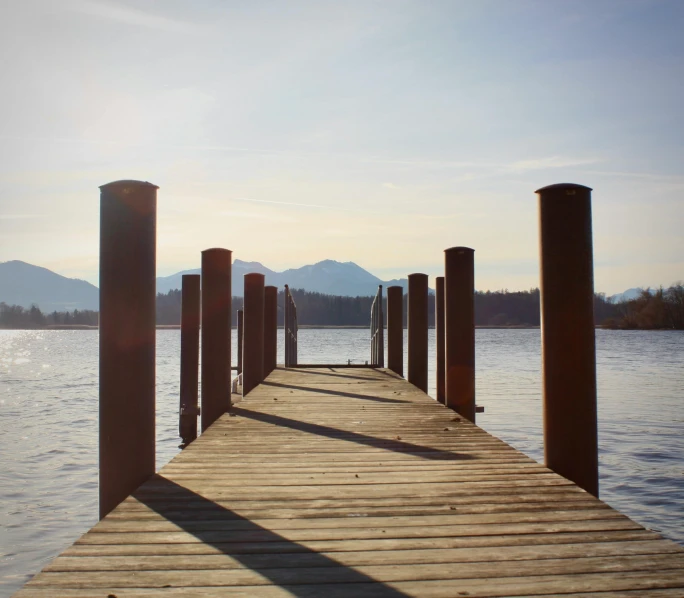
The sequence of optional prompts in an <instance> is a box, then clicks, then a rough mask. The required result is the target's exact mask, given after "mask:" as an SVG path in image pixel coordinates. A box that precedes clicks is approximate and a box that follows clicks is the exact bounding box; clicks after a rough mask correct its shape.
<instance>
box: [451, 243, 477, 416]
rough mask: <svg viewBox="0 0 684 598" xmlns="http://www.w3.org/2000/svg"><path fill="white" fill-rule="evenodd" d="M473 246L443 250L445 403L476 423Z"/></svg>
mask: <svg viewBox="0 0 684 598" xmlns="http://www.w3.org/2000/svg"><path fill="white" fill-rule="evenodd" d="M474 294H475V250H474V249H471V248H470V247H451V248H450V249H446V250H445V251H444V325H445V327H444V333H445V334H444V338H445V346H446V348H445V370H446V394H445V398H446V406H447V407H449V408H450V409H453V410H455V411H456V412H458V413H459V414H461V415H462V416H463V417H465V418H466V419H469V420H470V421H471V422H473V423H475V309H474Z"/></svg>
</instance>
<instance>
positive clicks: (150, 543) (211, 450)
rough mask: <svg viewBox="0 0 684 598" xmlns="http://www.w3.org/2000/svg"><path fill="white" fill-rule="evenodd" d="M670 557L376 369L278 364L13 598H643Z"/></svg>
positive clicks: (670, 584) (675, 587) (669, 579)
mask: <svg viewBox="0 0 684 598" xmlns="http://www.w3.org/2000/svg"><path fill="white" fill-rule="evenodd" d="M683 571H684V549H682V548H681V547H680V546H678V545H676V544H674V543H672V542H669V541H666V540H663V539H662V538H661V537H660V536H658V535H657V534H655V533H653V532H649V531H647V530H645V529H643V528H642V527H641V526H639V525H637V524H635V523H634V522H632V521H630V520H629V519H627V518H626V517H624V516H622V515H621V514H619V513H618V512H616V511H614V510H613V509H611V508H609V507H608V506H607V505H605V504H604V503H602V502H601V501H599V500H597V499H595V498H594V497H592V496H590V495H588V494H587V493H586V492H584V491H583V490H580V489H579V488H577V487H576V486H575V485H574V484H572V483H571V482H569V481H568V480H566V479H564V478H561V477H560V476H558V475H556V474H554V473H552V472H551V471H549V470H548V469H546V468H545V467H543V466H542V465H539V464H538V463H535V462H534V461H533V460H531V459H529V457H527V456H525V455H523V454H522V453H520V452H518V451H516V450H514V449H512V448H511V447H509V446H508V445H506V444H505V443H503V442H502V441H500V440H499V439H497V438H495V437H493V436H491V435H489V434H487V433H486V432H484V431H483V430H481V429H480V428H477V427H476V426H474V425H472V424H471V423H469V422H467V421H465V420H463V419H462V418H460V417H459V416H457V415H455V414H454V413H453V412H451V411H450V410H448V409H446V408H445V407H444V406H442V405H440V404H438V403H436V402H435V401H433V400H432V399H430V398H429V397H427V396H426V395H425V394H423V393H422V392H420V391H419V390H418V389H416V388H415V387H413V386H412V385H410V384H408V383H407V382H405V381H403V380H402V379H401V378H399V377H397V376H396V375H394V374H392V373H389V372H388V371H387V370H380V369H371V368H361V369H358V368H356V369H355V368H310V369H304V368H303V369H297V370H291V369H288V370H286V369H284V368H282V367H279V368H277V369H276V370H275V371H274V372H273V373H272V374H271V375H270V376H269V377H268V379H267V381H266V384H262V385H260V386H259V387H258V388H256V389H254V390H253V391H252V392H251V393H250V394H249V396H248V397H247V398H246V399H245V400H244V401H241V402H240V404H239V406H237V407H235V408H234V409H233V410H232V413H229V414H226V415H224V416H223V417H221V418H220V419H219V420H217V422H216V423H215V424H214V425H213V426H212V427H211V428H210V429H209V430H208V431H206V432H205V434H203V436H201V437H200V438H199V439H197V440H196V441H195V442H193V443H192V444H191V445H190V446H189V447H188V448H187V449H185V450H184V451H183V452H182V453H181V454H179V455H178V456H177V457H176V458H175V459H173V460H172V461H171V463H170V464H169V465H167V466H166V467H165V468H163V469H162V470H161V471H160V472H159V474H158V475H157V476H154V477H153V478H152V479H150V480H149V481H148V482H147V483H146V484H144V485H143V486H141V487H140V488H139V489H138V490H137V491H136V492H135V494H134V496H132V497H129V498H128V499H126V500H125V501H124V502H123V503H122V504H121V505H119V506H118V507H117V508H116V509H115V510H114V511H113V512H112V513H111V514H110V515H109V516H108V517H107V518H105V519H104V520H103V521H102V522H100V523H99V524H97V525H96V526H95V527H94V528H93V529H92V530H91V531H90V532H89V533H87V534H85V535H84V536H83V537H82V538H80V539H79V540H78V541H77V542H76V543H75V544H74V545H73V546H71V547H70V548H68V549H67V550H66V551H65V552H64V553H63V555H62V556H60V557H58V558H57V559H55V560H54V561H53V562H52V563H50V564H48V565H47V566H46V567H45V569H44V571H43V572H42V573H40V574H39V575H37V576H36V577H35V578H34V579H33V580H32V581H31V582H30V583H29V584H27V585H26V586H25V587H24V589H23V590H21V591H20V592H19V593H18V594H17V596H18V597H19V598H26V597H29V596H36V597H39V596H40V597H44V596H55V597H59V596H74V597H78V596H83V597H86V596H98V597H100V598H102V597H103V596H107V595H113V596H116V597H117V598H123V597H124V596H126V597H133V596H158V595H159V594H160V592H163V593H164V595H165V596H172V595H178V596H202V597H204V598H210V597H214V596H250V597H252V596H256V595H258V596H264V597H266V598H268V597H270V596H273V597H275V596H298V597H302V598H305V597H308V596H311V597H313V596H316V597H319V596H326V598H335V597H336V596H350V595H353V596H355V597H357V596H359V597H364V596H386V597H392V598H397V597H400V596H402V597H405V596H425V597H427V598H430V597H435V598H439V597H446V596H448V597H449V598H452V597H453V596H459V595H470V596H510V595H515V596H525V595H528V596H538V595H552V594H558V595H564V596H569V595H570V596H571V595H577V596H590V595H596V596H597V598H598V597H599V596H601V597H603V598H607V597H609V596H611V595H612V596H613V597H614V598H620V597H623V598H628V597H634V596H650V595H652V596H654V598H656V597H659V596H663V597H667V596H682V595H684V572H683Z"/></svg>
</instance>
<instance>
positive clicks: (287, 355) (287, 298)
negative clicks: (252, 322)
mask: <svg viewBox="0 0 684 598" xmlns="http://www.w3.org/2000/svg"><path fill="white" fill-rule="evenodd" d="M283 298H284V310H285V325H284V326H283V332H284V333H285V367H290V365H291V363H290V361H291V359H292V356H291V353H292V347H291V346H290V335H289V333H288V326H289V325H290V288H289V287H288V285H285V292H284V294H283Z"/></svg>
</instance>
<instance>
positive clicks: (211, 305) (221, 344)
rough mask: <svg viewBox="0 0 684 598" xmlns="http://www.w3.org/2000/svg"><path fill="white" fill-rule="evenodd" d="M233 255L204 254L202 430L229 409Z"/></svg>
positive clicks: (211, 251) (222, 251)
mask: <svg viewBox="0 0 684 598" xmlns="http://www.w3.org/2000/svg"><path fill="white" fill-rule="evenodd" d="M232 255H233V254H232V251H230V250H228V249H221V248H213V249H206V250H204V251H203V252H202V417H201V419H202V430H206V429H207V428H208V427H209V426H210V425H211V424H213V423H214V421H216V419H217V418H218V417H220V416H221V415H222V414H223V413H225V412H226V411H227V410H228V408H229V407H230V359H231V355H230V350H231V346H230V342H231V341H230V336H231V300H232V297H231V291H232V289H231V270H232Z"/></svg>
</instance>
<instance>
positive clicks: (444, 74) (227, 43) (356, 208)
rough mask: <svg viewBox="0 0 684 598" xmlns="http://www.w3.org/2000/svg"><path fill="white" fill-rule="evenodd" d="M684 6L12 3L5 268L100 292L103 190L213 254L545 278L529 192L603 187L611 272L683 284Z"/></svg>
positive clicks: (0, 113) (191, 259)
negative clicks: (120, 189)
mask: <svg viewBox="0 0 684 598" xmlns="http://www.w3.org/2000/svg"><path fill="white" fill-rule="evenodd" d="M682 31H684V1H682V0H590V1H585V0H573V1H565V2H562V1H560V0H552V1H550V0H477V1H473V0H466V1H461V0H416V1H413V0H363V1H356V0H345V2H339V1H328V0H312V1H309V2H299V1H297V0H291V1H290V0H288V1H284V0H283V1H262V0H245V1H238V0H234V1H230V0H136V1H133V0H127V1H124V0H60V1H59V2H55V1H54V0H21V1H18V0H0V57H1V58H0V81H2V90H3V92H2V94H0V261H7V260H13V259H19V260H23V261H26V262H29V263H32V264H36V265H40V266H44V267H47V268H49V269H51V270H54V271H56V272H58V273H60V274H64V275H66V276H71V277H77V278H83V279H86V280H89V281H90V282H93V283H94V284H97V281H98V242H99V230H98V227H99V190H98V187H99V186H100V185H102V184H105V183H108V182H110V181H114V180H118V179H139V180H145V181H150V182H152V183H154V184H156V185H158V186H159V187H160V189H159V191H158V239H157V247H158V251H157V267H158V274H159V275H160V276H164V275H169V274H172V273H175V272H177V271H179V270H184V269H189V268H194V267H198V266H199V263H200V252H201V251H202V250H203V249H206V248H208V247H225V248H228V249H232V250H233V256H234V258H239V259H243V260H245V261H259V262H261V263H263V264H264V265H266V266H268V267H270V268H272V269H274V270H284V269H286V268H289V267H299V266H303V265H305V264H312V263H315V262H317V261H320V260H323V259H328V258H329V259H334V260H338V261H343V262H344V261H353V262H356V263H357V264H359V265H360V266H362V267H364V268H366V269H367V270H369V271H370V272H372V273H373V274H375V275H377V276H379V277H381V278H383V279H390V278H398V277H405V276H406V275H407V274H408V273H410V272H425V273H427V274H429V275H430V276H431V277H434V276H438V275H440V274H441V273H442V271H443V250H444V249H446V248H448V247H452V246H456V245H464V246H469V247H472V248H474V249H475V277H476V281H475V282H476V287H477V288H478V289H481V290H485V289H492V290H495V289H504V288H507V289H509V290H518V289H529V288H532V287H536V286H538V284H539V248H538V222H537V218H538V213H537V196H536V195H535V193H534V191H535V190H536V189H538V188H540V187H543V186H545V185H548V184H553V183H560V182H572V183H580V184H583V185H587V186H589V187H591V188H593V190H594V191H593V194H592V202H593V204H592V209H593V227H594V228H593V232H594V272H595V288H596V290H597V291H603V292H606V293H609V294H612V293H618V292H621V291H624V290H625V289H627V288H630V287H635V286H643V287H645V286H658V285H661V284H662V285H665V286H668V285H669V284H671V283H673V282H675V281H679V280H682V279H684V233H683V232H682V231H683V230H684V171H683V165H684V118H683V114H684V34H682Z"/></svg>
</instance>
